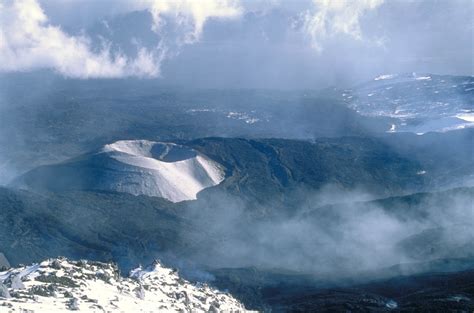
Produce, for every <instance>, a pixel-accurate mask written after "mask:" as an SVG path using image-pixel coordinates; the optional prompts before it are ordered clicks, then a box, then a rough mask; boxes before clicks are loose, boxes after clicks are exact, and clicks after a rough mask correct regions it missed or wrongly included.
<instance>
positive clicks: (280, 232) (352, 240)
mask: <svg viewBox="0 0 474 313" xmlns="http://www.w3.org/2000/svg"><path fill="white" fill-rule="evenodd" d="M297 197H301V198H299V199H298V201H297V202H299V203H300V204H299V205H298V206H297V207H291V208H287V209H289V210H290V211H291V212H292V214H291V215H292V216H291V217H288V216H287V215H286V214H283V215H281V216H279V214H278V213H276V214H273V215H270V216H271V217H270V216H266V217H265V218H258V217H256V216H253V215H252V213H250V212H252V210H254V209H255V208H253V207H252V206H253V204H246V203H244V202H243V201H242V200H241V199H238V198H235V197H231V196H229V195H224V194H222V195H221V196H220V197H215V196H214V197H213V198H212V200H210V201H209V199H206V201H205V202H206V205H205V206H202V205H196V204H195V205H191V206H190V207H191V209H190V210H189V211H187V217H189V219H190V220H191V221H193V223H194V224H195V225H197V228H198V229H202V230H205V232H206V236H209V238H211V239H205V240H197V238H196V237H195V235H192V237H193V238H187V239H188V240H192V241H193V242H198V246H197V247H195V248H197V249H196V251H198V252H196V255H193V260H194V261H195V262H202V263H203V264H205V265H207V266H211V267H226V268H227V267H237V268H240V267H257V268H259V269H261V270H275V269H279V270H286V271H294V272H295V273H305V274H311V275H314V277H317V279H318V280H320V281H324V280H328V281H337V280H340V279H343V278H350V279H367V278H372V279H373V278H375V277H386V276H391V275H394V274H413V273H416V272H418V271H427V269H428V270H429V269H430V268H431V270H441V271H442V270H448V271H449V270H452V268H449V267H446V266H441V267H437V265H436V260H438V259H442V258H447V259H453V258H466V257H472V256H473V255H474V247H473V245H472V242H473V239H474V227H473V226H474V224H473V221H474V209H473V207H472V203H473V196H472V191H471V192H469V191H466V190H462V189H460V190H456V191H454V192H446V193H440V194H437V195H436V194H435V195H434V196H423V195H419V196H411V198H406V199H401V198H400V199H397V198H392V199H389V200H380V201H357V200H362V199H370V198H371V196H370V194H369V193H366V192H361V191H360V190H354V191H352V192H347V191H343V190H340V189H338V188H336V187H334V186H328V187H327V188H323V189H322V190H320V191H313V192H308V191H305V192H298V196H297ZM300 200H301V201H300ZM301 203H302V204H301ZM275 209H276V208H268V210H269V211H272V210H273V211H275ZM430 262H434V263H432V264H431V263H430ZM399 264H415V265H413V266H408V267H407V268H406V269H404V268H403V267H401V268H399V269H397V270H394V271H391V270H390V268H391V267H393V266H396V265H399ZM404 270H405V271H406V272H403V271H404ZM400 271H401V272H400Z"/></svg>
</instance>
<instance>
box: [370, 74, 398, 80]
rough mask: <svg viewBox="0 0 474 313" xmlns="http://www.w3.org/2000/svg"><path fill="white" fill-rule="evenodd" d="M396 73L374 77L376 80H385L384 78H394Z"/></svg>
mask: <svg viewBox="0 0 474 313" xmlns="http://www.w3.org/2000/svg"><path fill="white" fill-rule="evenodd" d="M394 77H395V75H393V74H384V75H380V76H377V77H375V78H374V80H384V79H391V78H394Z"/></svg>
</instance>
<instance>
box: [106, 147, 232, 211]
mask: <svg viewBox="0 0 474 313" xmlns="http://www.w3.org/2000/svg"><path fill="white" fill-rule="evenodd" d="M99 154H105V155H106V156H108V157H110V158H111V159H113V160H116V161H118V162H119V164H118V165H116V164H110V165H108V166H109V167H112V168H113V170H114V174H113V176H111V177H110V178H107V179H103V180H102V181H101V184H102V186H100V187H102V188H103V189H106V190H115V191H119V192H126V193H131V194H134V195H148V196H158V197H162V198H166V199H168V200H170V201H172V202H179V201H184V200H193V199H196V196H197V193H198V192H200V191H201V190H203V189H205V188H208V187H211V186H215V185H218V184H219V183H220V182H222V181H223V180H224V171H223V168H222V166H221V165H220V164H218V163H217V162H214V161H212V160H210V159H209V158H207V157H206V156H204V155H202V154H200V153H198V152H197V151H195V150H193V149H191V148H189V147H184V146H180V145H176V144H173V143H162V142H154V141H147V140H122V141H117V142H115V143H113V144H109V145H106V146H105V147H104V148H103V149H102V151H100V152H99Z"/></svg>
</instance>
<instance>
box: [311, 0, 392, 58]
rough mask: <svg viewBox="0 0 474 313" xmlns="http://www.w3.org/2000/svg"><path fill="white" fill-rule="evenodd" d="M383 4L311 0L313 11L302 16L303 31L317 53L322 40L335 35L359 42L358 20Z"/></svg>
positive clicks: (379, 1)
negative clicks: (342, 35)
mask: <svg viewBox="0 0 474 313" xmlns="http://www.w3.org/2000/svg"><path fill="white" fill-rule="evenodd" d="M383 2H384V0H357V1H356V0H313V4H314V10H312V11H307V12H306V14H304V16H303V19H304V21H303V30H304V31H305V32H306V33H307V34H308V36H309V37H310V39H311V44H312V46H313V47H314V48H315V49H316V50H318V51H321V50H322V44H323V41H324V40H326V39H327V38H329V37H331V36H334V35H337V34H345V35H349V36H351V37H353V38H354V39H357V40H361V39H362V38H363V36H362V32H361V29H360V23H359V21H360V18H361V17H362V16H363V15H364V14H365V13H366V12H367V11H370V10H374V9H376V8H377V7H379V6H380V5H381V4H382V3H383Z"/></svg>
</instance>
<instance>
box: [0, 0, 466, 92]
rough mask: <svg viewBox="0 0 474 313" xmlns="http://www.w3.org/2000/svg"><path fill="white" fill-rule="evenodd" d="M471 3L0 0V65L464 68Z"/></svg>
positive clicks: (62, 70)
mask: <svg viewBox="0 0 474 313" xmlns="http://www.w3.org/2000/svg"><path fill="white" fill-rule="evenodd" d="M473 7H474V1H472V0H450V1H448V0H443V1H441V0H392V1H387V0H358V1H356V0H332V1H331V0H292V1H290V0H102V1H94V0H0V60H1V62H0V72H3V73H10V72H31V71H37V70H44V69H48V70H52V71H54V72H56V73H57V74H58V75H62V76H64V77H68V78H78V79H97V78H99V79H101V78H107V79H109V78H114V79H121V78H128V77H137V78H143V79H156V80H157V82H158V83H164V84H173V85H183V86H193V87H205V88H273V89H307V88H309V89H312V88H321V87H326V86H331V85H340V84H343V85H351V84H355V83H358V82H362V81H364V80H368V79H371V78H373V77H375V76H378V75H380V74H388V73H407V72H408V73H411V72H416V73H437V74H454V75H472V74H473V72H474V70H473V41H474V37H473V36H474V35H473V24H474V22H473V19H474V10H473Z"/></svg>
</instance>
